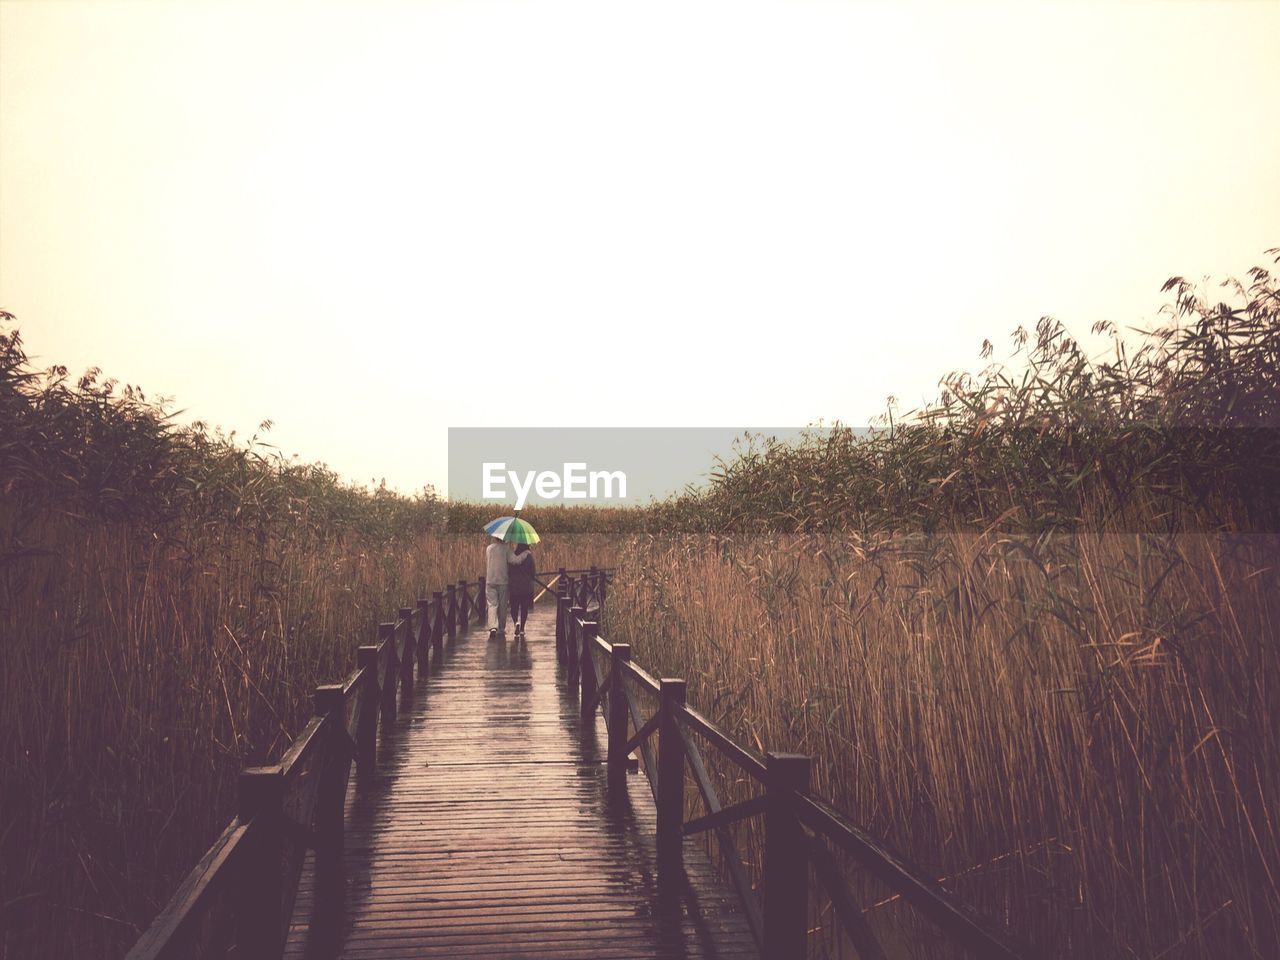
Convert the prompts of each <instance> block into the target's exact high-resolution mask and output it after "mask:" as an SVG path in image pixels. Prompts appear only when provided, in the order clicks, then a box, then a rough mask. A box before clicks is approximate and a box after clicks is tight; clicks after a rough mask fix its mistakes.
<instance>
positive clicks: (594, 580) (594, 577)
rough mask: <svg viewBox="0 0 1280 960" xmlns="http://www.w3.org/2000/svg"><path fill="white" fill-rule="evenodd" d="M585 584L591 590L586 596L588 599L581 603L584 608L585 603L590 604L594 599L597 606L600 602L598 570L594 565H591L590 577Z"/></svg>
mask: <svg viewBox="0 0 1280 960" xmlns="http://www.w3.org/2000/svg"><path fill="white" fill-rule="evenodd" d="M587 582H588V583H589V584H591V588H590V592H589V593H588V595H587V597H588V599H587V600H586V601H585V602H584V603H583V606H586V604H587V603H590V602H591V600H592V599H594V600H595V601H596V603H597V604H599V602H600V568H599V567H597V566H596V565H595V564H594V563H593V564H592V565H591V575H590V577H589V578H588V580H587Z"/></svg>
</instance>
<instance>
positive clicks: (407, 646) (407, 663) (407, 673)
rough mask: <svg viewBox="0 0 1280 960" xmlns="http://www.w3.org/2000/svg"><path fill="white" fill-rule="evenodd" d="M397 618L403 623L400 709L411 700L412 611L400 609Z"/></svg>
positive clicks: (413, 654)
mask: <svg viewBox="0 0 1280 960" xmlns="http://www.w3.org/2000/svg"><path fill="white" fill-rule="evenodd" d="M397 614H398V616H399V617H400V619H401V620H403V621H404V627H403V629H404V654H403V655H402V656H401V657H400V709H402V710H403V709H404V708H405V707H406V706H408V704H409V701H410V700H412V699H413V660H414V657H415V655H416V651H415V650H414V641H413V610H412V609H411V608H409V607H401V608H400V609H399V610H398V611H397Z"/></svg>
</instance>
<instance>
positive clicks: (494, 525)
mask: <svg viewBox="0 0 1280 960" xmlns="http://www.w3.org/2000/svg"><path fill="white" fill-rule="evenodd" d="M484 532H485V533H487V534H489V536H491V537H497V538H498V539H499V540H505V541H506V542H507V543H537V542H538V541H539V540H541V539H542V538H541V537H539V536H538V531H537V530H535V529H533V525H532V524H531V523H529V521H528V520H521V519H520V518H519V517H499V518H498V519H497V520H491V521H490V522H489V523H486V524H485V526H484Z"/></svg>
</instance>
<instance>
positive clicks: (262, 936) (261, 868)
mask: <svg viewBox="0 0 1280 960" xmlns="http://www.w3.org/2000/svg"><path fill="white" fill-rule="evenodd" d="M236 812H237V815H238V816H239V819H240V822H241V823H249V822H250V821H253V822H254V827H253V831H254V841H253V844H252V845H251V847H250V848H249V851H247V856H246V857H245V860H244V862H243V870H242V874H241V876H240V877H239V878H238V882H237V883H236V884H235V885H234V887H233V889H234V890H235V897H236V899H237V904H236V915H237V917H236V919H237V924H236V925H237V928H238V936H237V938H236V947H237V949H236V955H237V956H242V957H253V958H255V960H256V958H259V957H262V958H268V957H270V958H275V957H278V956H280V953H281V951H282V950H283V948H284V933H285V924H286V922H287V919H288V918H286V917H285V916H284V771H283V770H281V769H280V767H278V766H276V767H247V768H246V769H244V770H241V771H240V783H239V796H238V797H237V800H236Z"/></svg>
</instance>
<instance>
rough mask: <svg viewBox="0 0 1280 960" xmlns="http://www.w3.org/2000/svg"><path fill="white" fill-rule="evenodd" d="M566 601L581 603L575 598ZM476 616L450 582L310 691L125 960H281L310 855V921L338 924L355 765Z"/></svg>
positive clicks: (245, 774)
mask: <svg viewBox="0 0 1280 960" xmlns="http://www.w3.org/2000/svg"><path fill="white" fill-rule="evenodd" d="M593 574H595V575H597V576H598V575H599V571H597V570H596V569H595V568H594V567H593V568H591V569H590V570H588V569H585V568H584V569H581V570H563V569H562V570H560V571H558V572H557V574H556V575H555V578H554V580H553V583H554V582H557V581H559V580H562V579H563V580H569V579H572V578H574V577H578V578H583V577H591V576H592V575H593ZM584 582H585V581H584ZM601 589H603V588H601ZM574 595H575V596H578V597H581V598H582V599H583V600H584V602H585V599H586V594H585V593H584V592H583V591H582V589H581V588H579V590H578V592H577V593H576V594H574ZM485 610H486V603H485V582H484V577H480V578H478V579H477V580H476V581H475V582H470V581H467V580H460V581H458V582H457V583H456V584H453V583H451V584H449V585H448V586H447V587H446V588H445V589H443V590H438V591H435V592H434V593H432V595H431V597H430V598H424V599H421V600H419V601H418V602H417V605H416V606H415V607H412V608H411V607H401V608H400V610H399V611H398V613H397V616H396V619H395V620H393V621H389V622H387V623H383V624H380V625H379V627H378V638H377V643H376V644H373V645H370V646H362V647H359V648H358V649H357V651H356V668H355V670H353V671H352V672H351V673H350V674H349V675H348V676H347V677H346V678H345V679H344V680H343V681H342V682H341V683H335V684H327V685H324V686H320V687H317V688H316V689H315V694H314V708H315V713H314V715H313V716H312V718H311V719H310V720H309V721H308V722H307V725H306V726H305V727H303V729H302V732H301V733H299V734H298V736H297V737H296V738H295V739H294V741H293V743H292V744H291V745H290V746H289V748H288V749H287V750H285V752H284V755H283V756H282V757H281V758H280V760H279V762H278V763H276V764H274V765H272V766H267V767H250V768H246V769H245V770H243V771H241V773H240V781H239V794H238V798H237V811H236V816H235V818H234V819H232V821H231V822H230V823H229V824H227V826H226V828H225V829H224V830H223V831H222V834H221V835H220V836H219V837H218V839H217V840H216V841H214V844H213V846H212V847H210V848H209V850H208V852H207V853H205V855H204V856H203V857H202V858H201V859H200V862H199V863H197V864H196V866H195V868H194V869H193V870H192V871H191V872H190V873H189V874H188V875H187V877H186V879H185V880H183V882H182V883H181V884H180V885H179V887H178V890H177V892H176V893H174V895H173V897H172V898H171V899H170V900H169V902H168V904H167V905H166V906H165V907H164V909H163V910H161V912H160V913H159V914H158V915H157V916H156V918H155V920H154V921H153V922H152V924H151V926H150V927H148V928H147V930H146V932H144V933H143V935H142V937H141V938H140V939H139V940H138V942H137V943H135V944H134V946H133V949H132V950H130V951H129V953H128V955H127V957H126V960H163V958H177V957H183V958H185V957H192V956H201V957H217V956H224V955H226V954H229V953H233V954H234V955H235V956H236V957H239V958H255V960H256V958H263V960H267V958H276V957H279V956H280V955H281V953H282V952H283V950H284V943H285V936H286V934H287V932H288V927H289V922H290V919H291V917H292V914H293V904H294V899H295V898H296V896H297V892H298V885H299V882H300V880H301V877H302V869H303V864H304V862H305V860H306V856H307V853H308V851H313V852H314V855H315V860H314V870H315V885H316V886H315V889H316V904H317V908H316V910H315V911H314V913H315V917H316V918H317V920H318V921H319V922H326V921H330V922H332V921H336V920H337V919H338V918H340V917H341V915H342V909H341V908H342V900H343V896H344V891H345V882H344V878H343V874H342V860H343V834H344V827H345V818H346V795H347V784H348V780H349V778H350V775H351V768H352V765H353V764H354V765H355V767H356V772H357V775H358V776H360V775H367V774H369V773H372V772H373V771H374V770H375V768H376V766H377V757H378V750H377V748H378V739H379V732H380V731H381V732H382V733H383V734H384V735H386V734H388V733H390V731H391V730H392V729H394V727H393V721H394V720H395V718H396V715H397V713H398V712H399V711H401V710H404V709H406V708H408V707H409V706H410V705H411V703H412V701H413V692H414V683H415V678H416V677H417V676H427V675H428V674H430V673H434V672H435V671H437V670H438V669H439V667H440V662H441V658H442V657H443V656H444V645H445V643H446V642H447V641H449V640H453V639H454V638H455V637H457V636H458V635H459V634H462V633H465V632H466V631H467V629H468V627H469V626H470V625H471V623H472V622H473V621H475V620H482V619H483V618H484V616H485Z"/></svg>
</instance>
